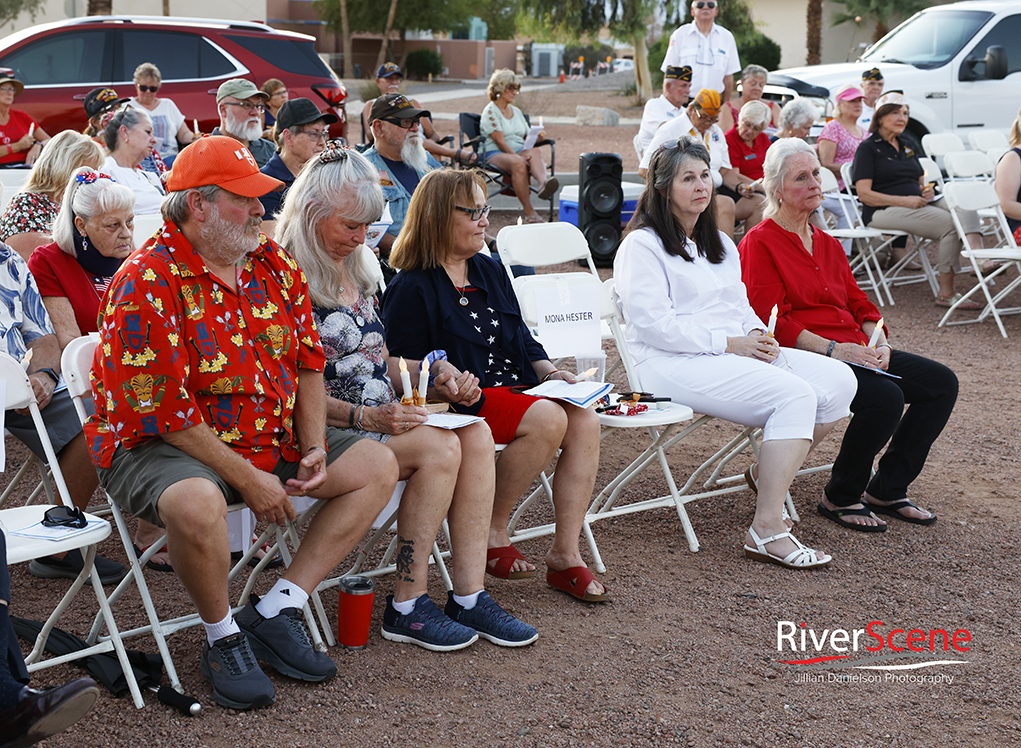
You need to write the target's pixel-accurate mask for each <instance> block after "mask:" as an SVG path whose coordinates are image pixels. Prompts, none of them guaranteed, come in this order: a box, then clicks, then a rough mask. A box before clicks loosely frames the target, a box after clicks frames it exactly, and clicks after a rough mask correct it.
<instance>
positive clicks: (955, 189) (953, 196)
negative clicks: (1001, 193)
mask: <svg viewBox="0 0 1021 748" xmlns="http://www.w3.org/2000/svg"><path fill="white" fill-rule="evenodd" d="M943 195H944V199H945V200H946V201H947V207H948V208H950V216H951V217H952V218H953V221H954V228H955V229H957V235H958V236H959V237H960V238H961V241H962V242H963V243H964V246H965V247H967V246H968V237H967V235H966V234H965V232H964V226H963V225H962V223H961V219H960V217H959V216H958V211H961V210H975V211H978V210H989V211H992V212H993V215H994V220H995V222H996V224H997V225H998V226H999V228H1000V231H1001V233H1002V236H1003V237H1004V239H1003V241H1002V243H1001V245H1000V246H998V247H994V248H992V249H965V250H963V251H962V252H961V256H962V257H966V258H968V260H969V261H970V262H971V266H972V268H973V269H974V271H975V279H976V281H977V282H976V283H975V285H974V286H973V287H972V288H971V289H970V290H969V291H968V292H967V293H965V294H964V295H962V296H961V298H960V299H959V300H958V301H957V302H956V303H955V304H954V305H953V306H951V307H950V308H949V309H947V312H946V314H944V315H943V319H941V320H940V322H939V326H940V327H943V326H944V325H965V324H969V323H972V322H981V321H982V320H984V319H985V318H986V317H988V316H989V315H992V316H993V319H995V320H996V326H997V327H998V328H1000V334H1001V335H1002V336H1003V337H1007V331H1006V330H1005V329H1004V327H1003V322H1002V321H1001V319H1000V317H1001V316H1003V315H1006V314H1018V313H1019V312H1021V307H1010V308H1002V309H1001V308H1000V307H999V304H1000V302H1001V301H1002V300H1003V299H1005V298H1006V297H1007V295H1008V294H1009V293H1011V292H1012V291H1013V290H1014V289H1015V288H1017V287H1018V285H1021V275H1018V276H1017V277H1015V278H1014V279H1013V280H1012V281H1010V282H1009V283H1007V285H1006V286H1005V287H1004V288H1003V290H1001V291H999V292H997V293H996V295H995V296H994V295H993V294H992V292H991V288H990V287H991V286H992V285H993V284H994V282H995V279H996V278H997V277H998V276H1000V275H1002V274H1003V273H1005V272H1006V271H1007V270H1008V269H1010V268H1014V270H1015V271H1018V272H1021V249H1019V248H1018V246H1017V243H1016V242H1015V241H1014V237H1013V235H1012V234H1011V232H1010V229H1009V228H1008V226H1007V219H1006V217H1005V216H1004V215H1003V209H1002V208H1001V207H1000V200H999V197H998V196H997V194H996V190H995V188H994V187H993V186H992V185H991V184H989V183H988V182H949V183H948V184H947V186H946V189H945V190H944V192H943ZM990 260H992V261H993V262H1000V263H1003V264H1001V265H999V266H998V267H996V268H995V269H993V270H992V271H990V272H988V273H986V272H984V271H983V270H982V266H983V265H984V264H985V263H986V262H987V261H990ZM977 291H981V292H982V295H983V297H984V298H985V303H986V306H985V308H984V309H983V310H982V313H981V314H979V316H978V318H977V319H964V320H954V321H953V322H951V321H950V317H951V315H953V313H954V312H955V311H957V308H958V307H959V306H960V305H961V304H962V303H964V302H965V301H967V300H968V298H969V297H971V296H972V295H974V294H975V293H976V292H977Z"/></svg>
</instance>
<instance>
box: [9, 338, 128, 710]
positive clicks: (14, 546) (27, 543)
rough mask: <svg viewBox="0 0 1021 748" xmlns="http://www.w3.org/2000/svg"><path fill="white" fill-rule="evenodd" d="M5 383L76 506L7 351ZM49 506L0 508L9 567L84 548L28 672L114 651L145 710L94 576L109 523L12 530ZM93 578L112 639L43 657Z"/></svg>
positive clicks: (62, 492) (94, 520) (61, 490)
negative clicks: (73, 530)
mask: <svg viewBox="0 0 1021 748" xmlns="http://www.w3.org/2000/svg"><path fill="white" fill-rule="evenodd" d="M2 382H6V387H7V399H6V402H5V407H6V408H9V409H14V408H28V410H29V413H30V414H31V416H32V422H33V423H34V424H35V428H36V432H37V433H38V435H39V440H40V441H41V442H42V447H43V452H44V453H45V455H46V461H47V463H48V464H49V465H50V466H51V468H52V477H53V483H54V485H55V487H56V489H57V493H58V495H59V497H60V503H61V504H63V505H64V506H66V507H69V508H73V504H72V503H71V496H70V494H69V493H68V490H67V484H66V483H65V482H64V476H63V475H62V474H61V471H60V465H59V464H58V463H57V456H56V454H54V451H53V445H52V443H51V442H50V438H49V435H48V434H47V432H46V424H45V423H44V422H43V419H42V414H41V413H40V412H39V406H38V404H37V403H36V400H35V393H34V391H33V389H32V384H31V382H30V381H29V378H28V375H27V374H26V373H25V369H24V368H23V366H22V364H21V362H20V361H17V360H15V359H14V358H13V357H11V356H9V355H8V354H6V353H0V383H2ZM0 386H2V385H0ZM50 508H51V506H49V505H39V504H34V505H30V506H21V507H15V508H12V509H0V522H2V523H3V526H4V527H5V528H6V531H5V534H6V536H7V563H8V564H9V565H13V564H19V563H24V562H26V561H31V560H33V559H36V558H41V557H43V556H49V555H52V554H55V553H63V552H65V551H72V550H79V551H80V552H81V554H82V558H83V560H84V565H83V567H82V571H81V573H80V574H79V575H78V577H77V578H76V579H75V580H74V582H73V583H72V584H71V587H70V588H69V589H68V590H67V592H66V593H65V594H64V596H63V597H62V598H61V600H60V602H59V603H58V605H57V607H56V608H54V610H53V612H52V613H51V614H50V616H49V618H47V620H46V622H45V624H43V627H42V629H41V630H40V632H39V635H38V637H36V641H35V645H34V646H33V648H32V651H31V652H30V653H29V655H28V657H26V658H25V662H26V664H27V665H28V670H29V672H34V671H36V670H41V669H43V668H48V667H52V666H54V665H60V664H63V663H65V662H71V661H73V660H77V659H80V658H82V657H90V656H92V655H94V654H100V653H102V652H111V651H112V652H115V653H116V655H117V660H118V661H119V662H120V665H121V669H122V670H123V671H124V677H125V680H126V682H127V685H128V691H129V692H130V693H131V698H132V701H134V704H135V706H136V707H138V708H139V709H141V708H142V707H143V706H145V702H144V701H143V700H142V694H141V692H140V691H139V688H138V682H137V681H136V680H135V675H134V671H133V670H132V668H131V664H130V663H129V662H128V656H127V653H126V652H125V650H124V643H123V638H122V635H121V633H120V631H119V630H118V627H117V622H116V621H115V620H114V616H113V612H112V611H111V609H110V603H109V600H108V598H107V595H106V592H105V591H104V590H103V583H102V582H101V581H100V579H99V574H94V573H92V572H93V563H94V561H95V558H96V544H97V543H100V542H101V541H103V540H106V538H108V537H109V536H110V532H111V528H110V523H109V522H107V521H106V520H105V519H102V518H101V517H97V516H96V515H94V514H86V515H85V516H86V518H87V519H88V521H89V523H90V525H92V526H90V527H89V528H88V529H87V530H86V531H85V532H82V533H80V534H77V535H73V536H71V537H68V538H64V539H61V540H56V541H54V540H45V539H37V538H29V537H24V536H21V535H17V534H15V532H12V531H17V530H23V529H25V528H28V527H31V526H32V525H35V524H37V523H38V522H40V521H41V520H42V518H43V516H44V514H45V513H46V510H48V509H50ZM90 579H91V582H92V589H93V591H94V592H95V595H96V601H97V602H98V603H99V614H98V616H97V621H98V622H99V625H100V626H103V625H105V626H106V630H107V632H108V636H107V637H106V638H105V639H104V640H103V641H101V642H97V641H96V640H94V639H93V640H90V642H89V643H90V644H91V646H89V647H87V648H85V649H82V650H79V651H77V652H73V653H70V654H66V655H62V656H59V657H53V658H49V659H46V660H43V659H41V658H42V655H43V652H44V651H45V646H46V641H47V639H48V637H49V635H50V632H51V631H52V630H53V627H54V626H55V625H56V624H57V622H58V621H59V620H60V618H61V616H62V615H63V614H64V612H65V611H66V610H67V609H68V607H69V606H70V605H71V603H72V601H73V600H74V599H75V597H76V596H77V595H78V592H79V591H80V590H81V588H82V587H83V586H84V585H85V583H86V581H89V580H90Z"/></svg>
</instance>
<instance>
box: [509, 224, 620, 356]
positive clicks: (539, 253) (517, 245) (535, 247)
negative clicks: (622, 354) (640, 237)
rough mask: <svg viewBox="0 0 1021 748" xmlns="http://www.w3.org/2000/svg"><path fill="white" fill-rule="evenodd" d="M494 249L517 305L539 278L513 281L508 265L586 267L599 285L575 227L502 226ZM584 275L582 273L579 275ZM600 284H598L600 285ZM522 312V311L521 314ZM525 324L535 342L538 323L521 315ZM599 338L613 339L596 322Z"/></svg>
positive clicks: (589, 254) (602, 322)
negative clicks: (575, 265)
mask: <svg viewBox="0 0 1021 748" xmlns="http://www.w3.org/2000/svg"><path fill="white" fill-rule="evenodd" d="M496 248H497V250H498V251H499V253H500V260H501V261H502V262H503V266H504V268H505V269H506V270H507V277H508V278H510V280H511V284H512V285H513V286H514V293H515V295H516V296H517V298H518V303H519V304H521V300H522V298H523V297H524V296H525V295H527V293H526V292H527V290H528V287H529V285H530V284H531V283H533V282H536V281H535V279H537V278H540V277H541V276H539V275H522V276H520V277H518V278H515V277H514V274H513V273H512V272H511V266H512V265H528V266H531V267H537V268H539V267H549V266H550V265H561V264H563V263H567V262H578V263H579V264H581V265H584V266H587V267H588V270H589V273H591V274H592V276H593V277H594V278H595V279H596V280H597V281H599V271H598V270H596V265H595V262H593V260H592V252H591V251H589V246H588V241H586V239H585V235H584V234H583V233H581V231H580V230H579V229H578V227H577V226H573V225H571V224H569V223H561V222H557V223H533V224H522V225H520V226H518V225H512V226H505V227H504V228H502V229H500V233H499V234H497V235H496ZM582 272H584V271H582ZM600 282H601V281H600ZM522 311H524V310H522ZM522 316H523V318H524V320H525V324H526V325H528V328H529V329H530V330H531V331H532V335H533V336H534V337H535V338H536V340H539V335H538V330H537V325H538V320H537V319H536V318H534V317H532V318H530V317H528V316H525V315H524V314H523V315H522ZM599 335H600V338H601V339H602V340H609V339H610V338H611V337H613V336H612V335H611V333H610V327H609V325H608V324H606V321H605V320H600V323H599ZM540 342H542V341H541V340H540ZM618 366H620V360H619V359H618V360H617V361H615V362H614V363H613V365H612V366H609V367H607V370H606V374H607V376H609V375H610V374H612V373H613V372H614V371H616V369H617V367H618Z"/></svg>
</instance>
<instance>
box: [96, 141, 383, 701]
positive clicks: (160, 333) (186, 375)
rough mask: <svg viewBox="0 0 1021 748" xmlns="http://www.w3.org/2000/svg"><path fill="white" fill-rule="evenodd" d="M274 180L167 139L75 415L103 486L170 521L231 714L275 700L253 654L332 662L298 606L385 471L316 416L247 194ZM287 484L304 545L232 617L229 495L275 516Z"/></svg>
mask: <svg viewBox="0 0 1021 748" xmlns="http://www.w3.org/2000/svg"><path fill="white" fill-rule="evenodd" d="M281 186H282V183H281V182H280V181H279V180H277V179H274V178H272V177H270V176H267V175H265V174H262V173H260V171H259V167H258V165H257V163H256V161H255V158H254V157H253V156H252V154H251V153H250V152H249V150H248V149H247V148H246V147H245V146H244V145H242V144H241V143H239V142H238V141H237V140H234V139H233V138H226V137H216V136H213V137H207V138H202V139H200V140H198V141H197V142H195V143H193V144H192V145H190V146H189V147H188V148H186V149H184V150H183V151H182V152H181V155H179V156H178V157H177V160H176V161H175V162H174V168H173V170H172V171H171V172H170V175H169V177H168V179H167V188H168V190H169V192H168V194H167V196H166V198H165V199H164V201H163V205H162V211H163V217H164V219H165V223H164V225H163V228H162V230H161V231H160V232H159V233H158V234H156V235H155V236H154V237H153V238H152V239H150V240H149V241H148V242H147V243H146V244H145V246H144V247H143V248H142V249H141V250H140V251H139V252H137V253H136V254H134V255H132V258H131V261H130V262H125V263H124V264H123V265H122V266H121V268H120V270H119V271H118V272H117V274H116V275H115V276H114V278H113V280H112V281H111V282H110V288H109V292H108V294H107V295H106V296H105V297H104V301H103V304H102V306H101V308H100V321H99V330H100V333H99V334H100V337H101V338H102V340H101V345H100V346H99V348H98V350H97V353H96V361H95V365H96V368H95V371H96V378H95V380H94V382H93V393H94V396H95V401H94V402H95V403H96V414H95V415H94V416H93V417H92V418H91V419H90V420H89V422H88V424H87V425H86V427H85V429H86V435H87V437H88V442H89V449H90V452H91V456H92V460H93V462H94V463H95V465H96V467H97V469H98V471H99V475H100V480H101V481H102V483H103V485H104V486H105V487H106V489H107V491H108V492H109V494H110V496H111V498H112V499H113V500H114V501H116V502H117V503H118V505H119V506H121V507H123V508H124V509H125V510H126V511H129V512H131V513H132V514H133V515H134V516H136V517H143V518H145V519H147V520H148V521H150V522H154V523H156V524H159V525H162V526H163V527H165V528H166V529H167V540H168V547H169V549H170V558H171V563H172V564H173V567H174V571H175V572H176V573H177V575H178V577H180V579H181V582H182V584H183V585H184V588H185V590H187V592H188V594H189V596H190V597H191V599H192V601H193V602H194V604H195V606H196V608H198V612H199V615H200V617H201V618H202V622H203V624H204V626H205V631H206V643H205V646H204V647H203V650H202V659H201V667H202V674H203V675H204V676H205V677H206V679H207V680H209V681H210V682H211V683H212V686H213V698H214V700H215V701H216V702H217V703H219V704H221V705H223V706H228V707H232V708H234V709H249V708H252V707H258V706H265V705H268V704H271V703H273V701H274V700H275V699H276V694H275V692H274V689H273V684H272V682H270V680H269V678H267V677H266V675H265V674H264V673H263V672H262V670H261V669H260V667H259V665H258V664H257V662H256V659H259V660H262V661H263V662H266V663H269V664H270V665H272V666H273V667H274V668H276V670H277V671H279V672H280V673H282V674H284V675H287V676H290V677H292V678H298V679H300V680H306V681H313V682H317V681H323V680H326V679H327V678H331V677H333V676H334V675H335V674H336V672H337V668H336V665H335V664H334V663H333V660H331V659H330V658H329V657H328V656H326V655H325V654H322V653H319V652H316V651H315V649H314V648H313V647H312V645H311V642H310V640H309V636H308V632H307V631H306V630H305V627H304V624H303V622H302V615H301V611H302V608H303V607H304V606H305V603H306V601H307V600H308V596H309V593H311V592H312V591H313V590H314V589H315V587H316V585H318V584H319V582H320V581H322V579H323V578H324V577H325V576H326V574H327V573H329V572H330V571H332V570H333V568H334V567H335V566H336V565H337V564H338V563H339V562H340V561H341V560H342V559H343V558H344V557H345V556H346V555H347V554H348V553H350V552H351V551H352V550H353V549H354V547H355V544H356V543H357V542H358V541H359V540H360V539H361V538H362V536H363V535H364V534H365V532H366V531H367V530H368V528H369V526H370V525H371V524H372V520H373V518H374V517H375V516H376V515H377V514H378V513H379V512H380V511H381V510H382V508H383V507H384V506H385V504H386V502H387V500H388V499H389V498H390V495H391V494H392V492H393V488H394V485H395V483H396V481H397V465H396V462H395V461H394V459H393V454H392V452H391V451H390V450H389V449H387V448H386V447H384V446H383V445H382V444H379V443H378V442H375V441H372V440H367V439H359V438H358V437H354V436H352V435H349V434H348V433H347V432H343V431H340V430H339V429H333V428H327V427H326V420H325V417H326V396H325V392H326V390H325V387H324V385H323V373H322V372H323V365H324V362H325V359H324V356H323V350H322V347H321V345H320V343H319V335H318V333H317V332H316V328H315V325H314V323H313V322H312V308H311V303H310V300H309V292H308V285H307V284H306V282H305V277H304V275H303V274H302V272H301V270H300V269H299V268H298V266H297V265H296V264H295V263H294V261H293V260H292V259H291V258H290V256H289V255H288V254H287V253H286V252H284V251H283V250H282V249H281V248H280V247H278V246H277V245H276V244H275V243H274V242H273V241H272V240H270V239H268V238H267V237H266V236H265V235H263V234H260V232H259V225H260V223H261V221H262V216H263V207H262V204H261V203H260V202H259V197H260V196H261V195H263V194H264V193H266V192H268V191H270V190H274V189H279V188H280V187H281ZM299 495H307V496H310V497H312V498H316V499H326V500H327V501H326V504H325V505H324V506H323V508H322V509H320V511H319V512H318V514H316V516H315V518H314V519H313V520H312V523H311V525H310V526H309V528H308V531H307V533H306V535H305V539H304V541H303V542H302V545H301V551H300V552H299V553H298V554H297V555H296V556H295V558H294V561H293V563H292V564H291V565H290V567H289V568H288V569H287V571H286V573H285V574H284V575H283V577H281V578H280V579H278V580H277V582H276V583H275V584H274V585H273V587H272V589H271V590H270V591H269V593H268V594H266V596H265V597H263V598H262V599H261V600H260V598H259V597H258V596H256V595H252V597H251V598H250V599H249V600H248V604H247V605H246V606H245V607H244V608H243V609H242V610H241V612H240V613H238V615H237V616H236V617H234V616H232V615H231V610H230V605H229V602H228V600H229V596H228V590H227V575H228V571H229V561H230V552H229V543H228V538H227V523H226V521H225V518H226V513H227V504H228V503H234V502H237V501H242V500H243V501H244V502H245V503H246V504H247V505H248V506H249V508H251V509H252V511H253V512H254V513H255V516H256V519H257V520H259V521H262V522H275V523H277V524H280V525H283V524H284V523H285V522H286V521H287V520H288V519H290V520H293V519H294V518H295V510H294V506H293V505H292V503H291V498H290V497H291V496H299Z"/></svg>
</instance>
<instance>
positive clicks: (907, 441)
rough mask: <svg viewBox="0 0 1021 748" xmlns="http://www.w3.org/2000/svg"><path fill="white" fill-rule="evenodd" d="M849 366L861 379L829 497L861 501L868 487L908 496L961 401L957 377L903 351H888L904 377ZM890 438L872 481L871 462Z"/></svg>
mask: <svg viewBox="0 0 1021 748" xmlns="http://www.w3.org/2000/svg"><path fill="white" fill-rule="evenodd" d="M851 369H852V370H853V371H854V375H855V377H857V379H858V394H856V395H855V396H854V400H852V401H851V412H852V413H853V414H854V417H853V418H852V419H851V422H850V424H848V426H847V431H846V432H845V433H844V441H843V442H842V443H841V445H840V453H839V454H838V455H837V459H836V461H835V462H834V463H833V472H832V474H831V476H830V482H829V483H828V484H827V485H826V497H827V498H828V499H829V500H830V501H831V502H832V503H833V504H835V505H837V506H850V505H851V504H856V503H858V502H859V501H861V498H862V494H863V493H865V492H866V491H867V492H868V494H869V495H870V496H873V497H874V498H876V499H879V500H880V501H897V500H899V499H903V498H906V497H907V495H908V486H909V485H911V482H912V481H913V480H914V479H915V478H917V477H918V474H919V473H921V472H922V468H923V467H924V466H925V460H926V458H927V457H928V456H929V449H930V448H931V447H932V444H933V442H935V441H936V439H937V438H938V437H939V435H940V433H941V432H942V431H943V427H944V426H946V424H947V420H949V418H950V413H951V412H952V411H953V409H954V403H956V402H957V376H956V375H955V374H954V373H953V372H952V371H951V370H950V369H948V368H947V367H946V366H944V365H943V364H940V363H937V362H936V361H931V360H929V359H927V358H923V357H922V356H916V355H915V354H913V353H905V352H904V351H893V352H892V354H891V356H890V368H889V372H890V373H891V374H896V375H897V376H899V377H901V379H893V378H892V377H885V376H883V375H882V374H875V373H873V372H871V371H868V370H867V369H863V368H861V367H859V366H852V367H851ZM905 404H907V405H908V409H907V411H906V412H905V411H904V405H905ZM887 441H889V442H890V446H889V447H888V448H887V450H886V453H885V454H884V455H883V458H882V459H881V460H880V461H879V468H878V470H877V471H876V475H875V477H874V478H872V480H871V481H870V480H869V476H870V475H871V472H872V464H873V462H874V460H875V457H876V455H877V454H879V450H881V449H882V448H883V445H884V444H886V442H887Z"/></svg>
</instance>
